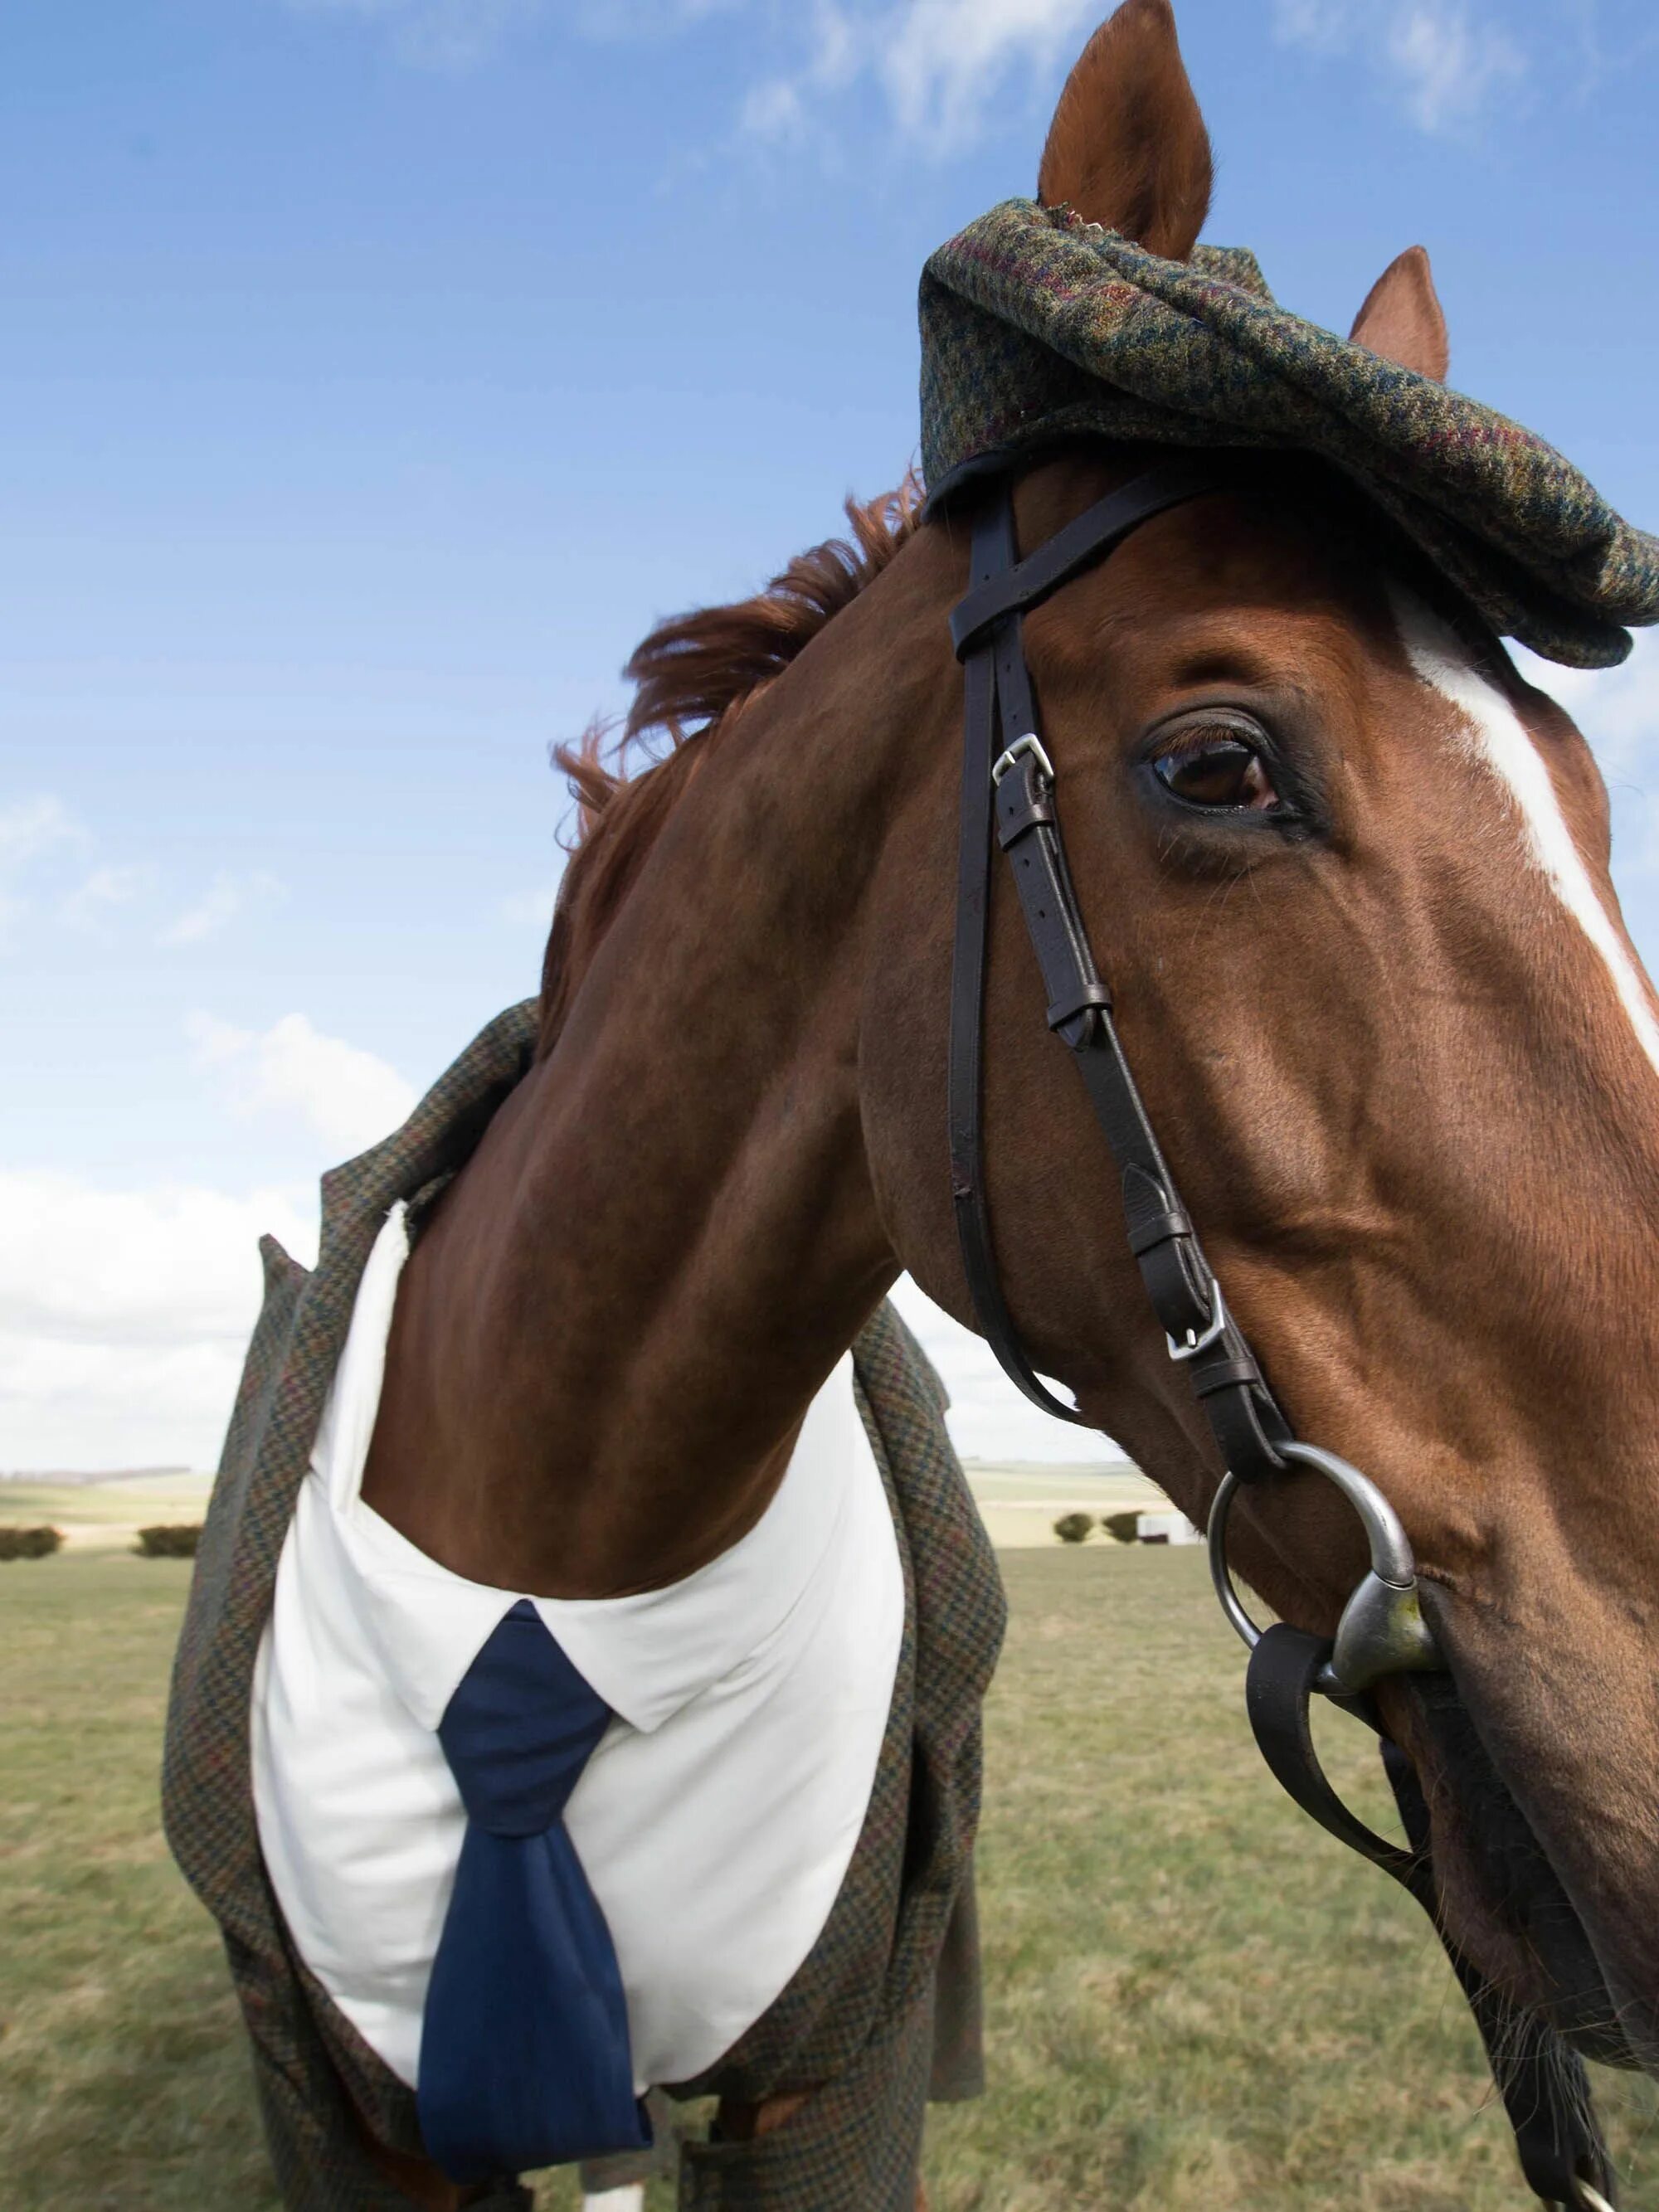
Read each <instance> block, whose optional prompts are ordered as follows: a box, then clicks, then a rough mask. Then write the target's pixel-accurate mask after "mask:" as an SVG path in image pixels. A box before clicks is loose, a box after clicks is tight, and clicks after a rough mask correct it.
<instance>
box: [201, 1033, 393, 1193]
mask: <svg viewBox="0 0 1659 2212" xmlns="http://www.w3.org/2000/svg"><path fill="white" fill-rule="evenodd" d="M185 1034H186V1035H187V1036H189V1038H190V1039H191V1043H192V1044H193V1045H194V1047H195V1048H196V1065H197V1067H198V1068H199V1069H201V1070H202V1071H203V1072H204V1073H209V1074H211V1075H212V1076H214V1077H215V1078H216V1080H218V1081H219V1082H220V1083H222V1085H223V1087H224V1091H225V1094H226V1096H227V1097H228V1101H229V1103H230V1104H231V1106H232V1108H233V1109H234V1110H235V1111H236V1112H238V1113H243V1114H264V1113H277V1114H283V1115H289V1116H291V1117H297V1119H298V1120H299V1121H301V1123H302V1124H303V1125H304V1126H305V1127H307V1128H308V1129H309V1130H310V1131H311V1132H312V1133H313V1135H315V1136H318V1137H320V1138H321V1139H323V1140H324V1142H325V1144H326V1145H327V1146H329V1147H330V1148H331V1152H333V1153H334V1154H336V1155H337V1156H341V1157H343V1156H345V1155H347V1154H349V1153H354V1152H362V1150H364V1148H365V1147H366V1146H369V1145H372V1144H375V1143H377V1142H378V1141H379V1140H380V1138H382V1137H386V1136H389V1135H390V1134H391V1133H392V1130H394V1129H395V1128H397V1127H398V1125H399V1123H400V1122H402V1121H405V1120H406V1119H407V1118H408V1115H409V1113H410V1109H411V1108H412V1107H413V1106H414V1104H415V1103H416V1093H415V1090H414V1087H413V1085H411V1084H409V1083H407V1082H406V1081H405V1080H404V1078H403V1077H402V1076H401V1075H399V1074H398V1071H397V1070H396V1068H394V1067H391V1066H388V1065H387V1064H386V1061H385V1060H380V1059H378V1058H377V1057H376V1056H375V1054H374V1053H372V1052H365V1051H364V1050H363V1049H362V1047H361V1046H359V1045H354V1044H348V1043H347V1042H345V1040H344V1039H343V1038H342V1037H331V1036H324V1035H323V1034H322V1032H321V1031H320V1030H316V1029H313V1026H312V1024H310V1023H309V1022H308V1021H307V1019H306V1018H305V1016H304V1015H303V1014H284V1015H283V1018H282V1019H281V1020H280V1021H278V1022H274V1023H273V1024H271V1026H270V1028H269V1029H268V1030H263V1031H258V1032H256V1031H254V1030H243V1029H238V1028H236V1027H234V1025H233V1024H230V1023H228V1022H223V1021H220V1020H217V1019H216V1018H215V1017H214V1016H213V1015H211V1014H207V1013H195V1014H191V1016H190V1017H189V1018H188V1019H187V1020H186V1022H185Z"/></svg>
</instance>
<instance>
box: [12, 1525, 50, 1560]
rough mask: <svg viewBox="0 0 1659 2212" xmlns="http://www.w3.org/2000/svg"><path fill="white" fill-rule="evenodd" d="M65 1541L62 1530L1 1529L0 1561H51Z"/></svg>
mask: <svg viewBox="0 0 1659 2212" xmlns="http://www.w3.org/2000/svg"><path fill="white" fill-rule="evenodd" d="M63 1541H64V1534H63V1531H62V1530H61V1529H60V1528H0V1559H50V1558H51V1557H52V1553H54V1552H55V1551H56V1550H57V1549H58V1547H59V1545H60V1544H62V1542H63Z"/></svg>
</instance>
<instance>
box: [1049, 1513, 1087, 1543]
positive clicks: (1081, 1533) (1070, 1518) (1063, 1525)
mask: <svg viewBox="0 0 1659 2212" xmlns="http://www.w3.org/2000/svg"><path fill="white" fill-rule="evenodd" d="M1094 1525H1095V1516H1094V1515H1093V1514H1092V1513H1062V1514H1061V1515H1060V1518H1059V1520H1058V1521H1056V1522H1055V1523H1054V1534H1055V1535H1056V1536H1058V1537H1059V1539H1060V1542H1061V1543H1062V1544H1080V1543H1081V1542H1082V1541H1083V1540H1084V1538H1085V1536H1086V1535H1087V1534H1088V1533H1089V1531H1090V1529H1091V1528H1093V1527H1094Z"/></svg>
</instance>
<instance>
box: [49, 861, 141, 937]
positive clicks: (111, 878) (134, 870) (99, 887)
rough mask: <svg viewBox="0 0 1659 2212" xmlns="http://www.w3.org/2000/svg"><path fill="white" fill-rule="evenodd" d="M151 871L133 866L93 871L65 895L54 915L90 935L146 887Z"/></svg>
mask: <svg viewBox="0 0 1659 2212" xmlns="http://www.w3.org/2000/svg"><path fill="white" fill-rule="evenodd" d="M150 878H151V872H150V870H149V869H148V868H146V867H143V866H139V865H138V864H137V863H133V864H131V865H129V866H125V867H110V866H104V867H99V868H94V870H93V871H92V872H91V874H90V875H88V876H86V877H83V878H82V880H81V882H80V883H78V884H76V887H75V889H74V890H72V891H70V892H69V893H67V894H66V896H65V897H64V902H63V903H62V905H61V906H60V907H59V908H58V912H59V913H60V914H61V915H62V916H63V918H64V921H67V922H69V923H70V924H71V925H72V926H73V927H75V928H76V929H87V930H91V931H94V933H95V932H96V931H97V930H98V929H99V928H100V927H101V926H102V925H103V924H104V923H105V922H106V921H107V920H108V918H109V915H110V913H111V911H112V909H113V908H116V907H122V906H130V905H131V902H132V901H133V900H134V899H136V898H139V897H142V896H143V893H144V892H145V891H146V890H148V889H149V884H150Z"/></svg>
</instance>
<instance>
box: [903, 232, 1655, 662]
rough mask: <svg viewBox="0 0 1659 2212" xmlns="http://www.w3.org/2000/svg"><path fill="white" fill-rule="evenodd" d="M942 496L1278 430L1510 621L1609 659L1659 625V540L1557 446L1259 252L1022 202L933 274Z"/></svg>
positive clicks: (1254, 443)
mask: <svg viewBox="0 0 1659 2212" xmlns="http://www.w3.org/2000/svg"><path fill="white" fill-rule="evenodd" d="M921 341H922V369H921V431H922V447H921V452H922V469H923V473H924V475H925V477H926V479H927V485H928V489H929V497H930V501H933V502H934V503H937V502H939V501H942V500H945V499H948V498H949V497H950V495H951V493H952V492H953V491H955V490H957V489H959V488H960V486H961V485H962V483H963V482H964V481H966V480H967V479H968V478H969V477H972V476H973V475H975V474H977V473H980V472H981V471H984V470H985V469H987V468H988V467H992V466H994V465H1002V464H1006V463H1007V462H1011V461H1013V460H1015V459H1019V458H1023V457H1025V456H1029V455H1033V454H1035V453H1036V452H1037V451H1038V450H1040V449H1042V448H1043V447H1051V446H1053V445H1054V444H1055V443H1056V442H1057V441H1060V440H1061V439H1064V438H1068V437H1073V436H1091V435H1092V436H1097V437H1107V438H1116V439H1138V440H1147V441H1152V442H1154V443H1163V444H1168V445H1180V446H1216V447H1255V448H1262V447H1268V448H1272V447H1281V448H1288V449H1291V450H1294V451H1297V452H1300V453H1312V454H1316V455H1318V456H1321V457H1322V458H1323V459H1326V460H1327V461H1328V462H1330V463H1332V464H1333V465H1335V466H1336V467H1337V468H1338V469H1340V470H1341V471H1344V472H1345V473H1346V475H1347V476H1348V477H1351V478H1352V480H1353V481H1354V482H1355V483H1357V484H1358V486H1359V488H1360V489H1362V491H1364V493H1365V494H1366V495H1368V496H1369V497H1370V498H1371V499H1372V500H1374V501H1376V503H1377V505H1378V506H1379V507H1382V508H1383V510H1384V511H1385V512H1386V513H1388V514H1389V515H1390V516H1391V517H1392V518H1393V519H1394V520H1395V522H1396V523H1397V524H1398V525H1399V526H1400V527H1401V529H1403V530H1404V532H1406V533H1407V536H1408V537H1409V538H1411V539H1413V541H1414V542H1415V543H1416V544H1417V545H1418V546H1419V548H1420V549H1421V550H1422V551H1423V552H1424V553H1425V555H1426V556H1427V557H1428V558H1429V560H1430V561H1431V562H1433V564H1434V565H1435V567H1436V568H1438V569H1439V570H1440V571H1441V572H1442V573H1443V574H1444V575H1446V576H1448V577H1449V579H1450V580H1451V581H1452V582H1453V583H1454V584H1455V585H1456V586H1457V587H1458V588H1459V589H1460V590H1461V591H1462V592H1464V593H1465V594H1466V595H1467V597H1468V599H1471V600H1472V601H1473V602H1474V605H1476V606H1477V607H1478V608H1479V609H1480V611H1481V612H1482V614H1484V615H1485V617H1486V619H1487V621H1488V622H1490V623H1492V627H1493V628H1494V629H1497V630H1498V631H1499V632H1500V633H1502V634H1503V635H1506V636H1510V637H1515V638H1518V639H1519V640H1520V641H1521V642H1522V644H1523V645H1528V646H1530V647H1532V649H1533V650H1534V652H1535V653H1542V654H1544V655H1546V656H1547V658H1548V659H1552V660H1558V661H1563V662H1565V663H1566V664H1567V665H1569V666H1570V667H1578V668H1600V667H1607V666H1611V665H1613V664H1614V663H1616V662H1618V661H1620V660H1622V659H1624V658H1625V657H1626V654H1627V653H1629V651H1630V647H1631V641H1630V637H1629V635H1628V632H1627V629H1626V625H1627V624H1630V623H1651V622H1655V621H1659V539H1656V538H1652V537H1650V535H1649V534H1648V533H1647V532H1645V531H1641V530H1636V529H1633V528H1632V526H1631V525H1630V524H1629V523H1627V522H1625V521H1623V520H1621V519H1620V516H1619V515H1617V514H1615V513H1613V509H1612V508H1611V507H1609V506H1608V505H1607V502H1606V501H1605V500H1603V499H1602V498H1601V495H1600V494H1599V493H1598V492H1597V491H1596V489H1595V486H1594V485H1593V484H1591V483H1589V482H1588V481H1587V479H1586V478H1585V477H1583V476H1582V475H1580V473H1579V472H1578V471H1577V469H1575V468H1573V467H1572V466H1571V464H1570V463H1569V462H1567V461H1565V460H1564V459H1562V457H1561V455H1560V454H1559V453H1557V452H1556V451H1555V449H1554V447H1552V446H1549V445H1547V444H1546V443H1545V442H1544V441H1543V440H1542V439H1541V438H1537V437H1534V435H1533V434H1532V433H1531V432H1530V431H1529V430H1523V429H1522V428H1521V427H1520V425H1519V424H1518V423H1515V422H1510V420H1509V419H1508V418H1507V416H1503V415H1499V414H1498V413H1497V412H1496V411H1495V410H1493V409H1492V408H1490V407H1484V406H1482V405H1481V404H1480V402H1479V401H1478V400H1474V399H1469V398H1465V396H1464V395H1463V394H1462V392H1453V391H1451V390H1450V389H1449V387H1448V386H1445V385H1443V384H1440V383H1437V381H1436V380H1434V379H1433V378H1432V377H1428V376H1422V375H1419V374H1418V373H1417V372H1416V371H1415V370H1413V369H1409V368H1401V367H1399V366H1398V365H1397V364H1396V363H1395V362H1391V361H1385V360H1383V358H1382V356H1379V355H1377V354H1374V353H1372V352H1370V351H1369V350H1368V349H1367V348H1365V347H1364V346H1362V345H1356V344H1354V343H1352V341H1351V340H1349V339H1346V338H1341V337H1337V336H1336V335H1335V334H1334V332H1333V331H1327V330H1322V329H1321V328H1320V327H1319V326H1318V325H1316V324H1315V323H1310V322H1307V321H1305V320H1304V319H1303V318H1302V317H1301V316H1299V315H1293V314H1291V313H1287V312H1286V310H1285V309H1284V308H1282V307H1279V305H1278V304H1277V303H1276V301H1274V299H1273V295H1272V293H1271V292H1270V291H1269V290H1268V289H1267V284H1266V283H1265V281H1264V280H1263V278H1262V275H1261V270H1260V269H1259V268H1258V267H1257V265H1256V262H1255V257H1254V255H1252V254H1250V253H1248V252H1240V251H1237V250H1233V249H1227V248H1222V247H1217V246H1199V247H1197V248H1196V249H1195V250H1194V253H1193V256H1192V258H1191V260H1190V261H1165V260H1163V259H1161V258H1159V257H1158V255H1157V254H1154V253H1148V252H1146V251H1145V250H1144V248H1142V247H1140V246H1136V245H1134V244H1133V242H1132V241H1131V240H1128V239H1127V238H1124V237H1121V236H1120V235H1119V234H1118V233H1117V232H1116V231H1114V230H1105V229H1102V228H1100V227H1099V226H1098V225H1096V224H1090V223H1085V222H1082V221H1080V220H1079V217H1078V216H1075V215H1074V214H1073V212H1072V211H1071V210H1069V209H1066V208H1044V207H1041V206H1039V205H1037V204H1036V202H1035V201H1031V200H1006V201H1005V202H1003V204H1001V205H1000V207H995V208H993V209H992V210H991V211H990V213H989V214H988V215H985V216H981V217H980V219H979V221H978V222H973V223H970V224H969V226H968V228H967V229H965V230H963V231H962V232H960V233H958V234H957V236H956V237H955V238H953V239H951V240H950V241H949V243H948V244H947V245H945V246H941V247H940V248H939V252H937V253H935V254H934V255H933V257H932V258H931V259H930V260H929V261H928V263H927V267H926V269H925V270H923V272H922V280H921Z"/></svg>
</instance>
